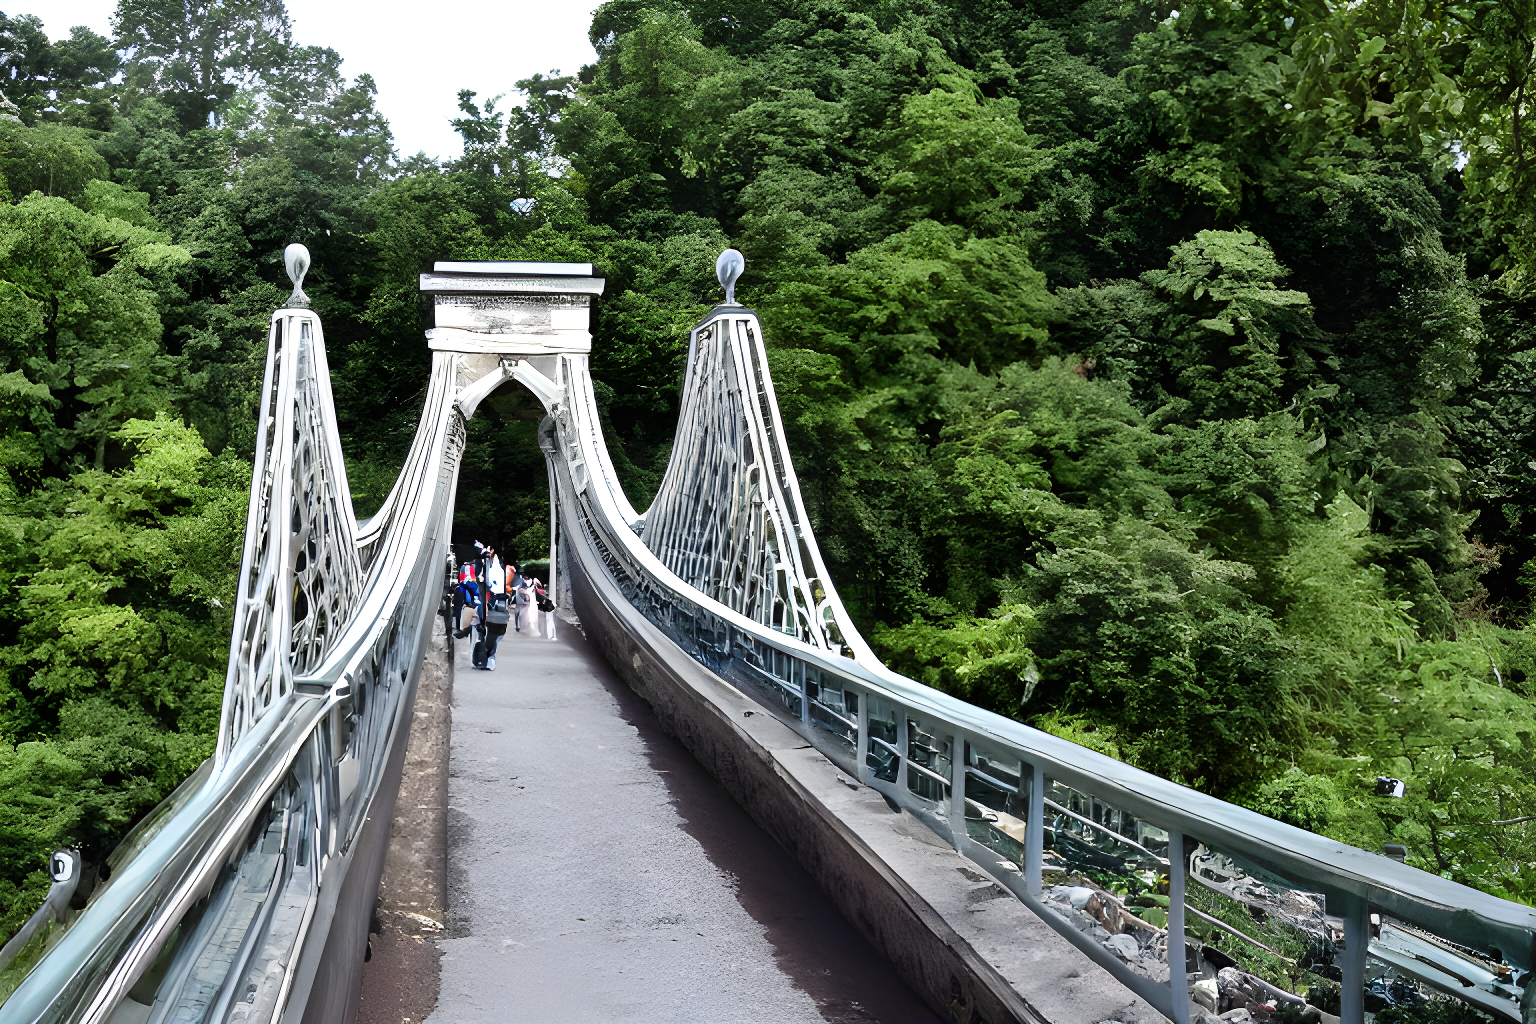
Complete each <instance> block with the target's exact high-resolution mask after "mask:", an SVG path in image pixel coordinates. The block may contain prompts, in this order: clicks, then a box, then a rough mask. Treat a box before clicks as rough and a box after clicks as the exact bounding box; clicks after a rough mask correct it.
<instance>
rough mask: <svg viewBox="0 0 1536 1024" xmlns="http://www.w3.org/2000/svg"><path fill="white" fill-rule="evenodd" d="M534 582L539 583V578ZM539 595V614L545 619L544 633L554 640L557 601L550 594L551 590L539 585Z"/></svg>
mask: <svg viewBox="0 0 1536 1024" xmlns="http://www.w3.org/2000/svg"><path fill="white" fill-rule="evenodd" d="M534 583H538V580H534ZM538 595H539V603H538V607H539V615H540V617H541V618H543V620H544V635H545V636H547V637H548V638H549V639H551V640H553V639H554V638H555V602H554V599H553V598H551V597H550V596H549V591H548V590H547V589H546V588H544V587H542V586H540V587H538Z"/></svg>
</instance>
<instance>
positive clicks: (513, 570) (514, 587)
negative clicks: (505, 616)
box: [507, 562, 523, 633]
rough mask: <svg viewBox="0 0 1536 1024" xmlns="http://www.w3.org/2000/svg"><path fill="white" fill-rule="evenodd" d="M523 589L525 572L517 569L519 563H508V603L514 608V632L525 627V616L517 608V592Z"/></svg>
mask: <svg viewBox="0 0 1536 1024" xmlns="http://www.w3.org/2000/svg"><path fill="white" fill-rule="evenodd" d="M521 589H523V574H522V573H520V572H518V571H517V565H516V563H513V562H508V563H507V603H508V605H510V606H511V609H512V632H514V633H517V632H520V631H521V630H522V628H523V618H522V615H521V613H520V612H519V611H518V608H517V592H518V591H519V590H521Z"/></svg>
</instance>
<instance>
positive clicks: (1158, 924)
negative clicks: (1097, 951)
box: [1041, 776, 1187, 982]
mask: <svg viewBox="0 0 1536 1024" xmlns="http://www.w3.org/2000/svg"><path fill="white" fill-rule="evenodd" d="M1042 805H1043V808H1044V830H1043V836H1042V840H1043V845H1044V847H1045V853H1044V859H1043V864H1042V867H1043V869H1044V870H1043V871H1042V878H1041V883H1042V884H1041V898H1042V901H1043V902H1044V905H1045V906H1046V908H1047V909H1048V910H1050V911H1052V912H1054V913H1056V914H1057V915H1059V916H1060V917H1062V918H1064V919H1066V920H1067V921H1068V922H1069V923H1070V924H1071V925H1072V926H1073V927H1075V928H1076V929H1077V930H1078V931H1080V932H1083V933H1085V934H1086V935H1088V936H1089V937H1090V938H1092V939H1094V940H1095V941H1097V942H1098V943H1099V944H1100V945H1102V946H1103V947H1104V948H1106V949H1107V950H1109V951H1110V952H1111V953H1112V954H1114V956H1116V957H1117V958H1118V959H1119V960H1121V961H1122V962H1124V963H1125V964H1126V965H1127V966H1129V967H1130V968H1131V969H1132V970H1134V971H1136V972H1137V973H1138V974H1140V975H1142V976H1144V977H1147V978H1150V979H1152V980H1154V981H1158V982H1167V981H1169V980H1170V974H1169V942H1168V918H1169V915H1168V908H1169V892H1170V884H1169V883H1170V878H1169V869H1170V865H1169V860H1168V844H1169V835H1168V832H1167V831H1166V830H1165V829H1163V828H1161V827H1159V826H1157V825H1154V824H1152V823H1151V822H1148V821H1145V820H1142V819H1140V818H1137V817H1135V816H1134V815H1132V814H1129V813H1128V812H1126V811H1124V810H1122V809H1120V808H1117V807H1115V806H1113V805H1111V804H1108V803H1106V802H1105V801H1103V800H1100V799H1097V798H1096V797H1094V796H1092V795H1091V794H1088V793H1083V792H1080V791H1078V790H1076V789H1073V788H1071V787H1069V786H1066V785H1063V784H1062V783H1061V782H1059V781H1057V780H1055V779H1052V778H1050V777H1049V776H1047V778H1046V780H1045V792H1044V794H1043V800H1042ZM1173 956H1174V960H1175V963H1176V967H1175V970H1179V971H1183V970H1184V969H1185V967H1186V966H1187V965H1186V964H1184V963H1182V962H1180V961H1181V960H1183V959H1184V958H1183V956H1182V955H1181V953H1180V952H1179V950H1178V944H1177V943H1176V944H1175V945H1174V953H1173Z"/></svg>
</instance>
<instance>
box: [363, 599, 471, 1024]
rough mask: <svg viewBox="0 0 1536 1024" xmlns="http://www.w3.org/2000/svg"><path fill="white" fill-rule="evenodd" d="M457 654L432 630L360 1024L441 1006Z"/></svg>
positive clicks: (410, 1023)
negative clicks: (438, 940) (440, 949)
mask: <svg viewBox="0 0 1536 1024" xmlns="http://www.w3.org/2000/svg"><path fill="white" fill-rule="evenodd" d="M452 699H453V661H452V652H451V650H450V648H449V647H448V644H447V642H446V641H445V638H444V635H443V631H442V629H441V627H440V626H439V627H438V628H435V629H434V630H433V631H432V634H431V637H430V638H429V640H428V642H427V653H426V656H425V658H424V659H423V661H422V667H421V680H420V682H419V683H418V684H417V687H416V706H415V709H414V713H413V717H412V721H411V737H410V742H409V744H408V745H407V747H406V752H405V767H404V771H403V773H402V777H401V780H400V795H399V797H398V799H397V801H396V804H395V818H394V822H393V824H392V826H391V829H390V837H389V849H388V851H387V852H386V853H385V857H384V875H383V877H382V879H381V880H380V882H379V895H378V905H377V909H376V911H375V914H374V927H373V934H372V935H371V936H370V937H369V942H368V948H369V954H370V955H369V959H368V963H367V966H365V967H364V968H363V993H362V1000H361V1003H360V1005H359V1009H358V1016H357V1020H358V1024H416V1022H419V1021H421V1020H423V1019H425V1018H426V1016H427V1015H428V1014H429V1013H431V1012H432V1008H433V1007H434V1006H436V1005H437V992H438V971H439V967H440V964H439V963H438V961H439V958H440V956H441V954H440V953H439V952H438V949H437V946H436V944H435V943H434V942H433V941H431V940H432V939H433V938H435V937H436V936H437V935H438V934H439V933H440V932H441V931H442V930H443V924H444V921H445V920H446V917H447V915H446V907H447V868H448V746H449V736H450V727H451V722H452V715H451V708H450V705H451V702H452Z"/></svg>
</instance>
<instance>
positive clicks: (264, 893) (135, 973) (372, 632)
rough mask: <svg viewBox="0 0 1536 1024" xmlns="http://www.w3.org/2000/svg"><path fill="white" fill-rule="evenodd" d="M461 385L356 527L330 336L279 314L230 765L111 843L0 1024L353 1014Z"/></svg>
mask: <svg viewBox="0 0 1536 1024" xmlns="http://www.w3.org/2000/svg"><path fill="white" fill-rule="evenodd" d="M454 372H455V368H454V364H453V361H452V359H451V358H450V357H446V356H441V355H439V356H437V357H436V358H435V360H434V366H433V375H432V381H431V384H430V385H429V388H428V396H427V401H426V406H425V409H424V410H423V414H422V423H421V428H420V430H419V431H418V433H417V437H416V441H415V444H414V446H413V448H412V450H411V454H410V455H409V457H408V459H407V462H406V466H405V468H404V469H403V471H402V472H401V474H400V478H399V481H398V482H397V484H396V486H395V489H394V491H393V492H392V493H391V495H390V497H389V499H388V501H386V504H385V507H384V509H383V510H382V511H381V513H380V514H379V515H377V516H375V517H374V518H373V519H372V520H371V521H369V522H368V523H366V524H363V526H362V527H358V526H357V525H356V524H355V523H354V522H353V519H352V510H351V503H350V500H349V497H348V495H347V493H346V484H345V477H344V474H342V473H341V471H340V469H341V467H340V451H339V447H338V446H337V444H336V434H335V428H334V422H333V414H332V411H331V407H330V395H329V381H328V372H327V370H326V367H325V362H324V350H323V343H322V341H321V337H320V326H319V321H318V319H317V318H315V317H314V316H313V314H311V313H310V312H309V311H308V310H307V309H283V310H279V311H278V312H277V313H276V314H275V315H274V317H273V334H272V337H271V339H270V342H269V354H268V370H267V380H266V385H265V388H264V392H263V393H264V395H268V396H269V398H270V400H269V401H265V402H264V403H263V409H262V416H261V423H260V428H261V429H260V434H261V436H263V437H265V438H266V439H267V444H266V446H265V448H259V449H258V452H257V456H258V458H257V464H256V470H255V476H254V479H253V484H252V502H251V516H250V527H249V528H248V532H247V543H246V552H245V558H244V561H243V564H242V572H241V582H242V587H241V597H242V601H241V603H240V604H239V605H237V615H236V621H237V623H245V622H249V623H250V625H249V627H241V626H237V629H236V634H235V637H234V643H233V645H232V651H231V664H232V669H231V672H230V682H229V685H228V688H227V691H226V699H225V706H224V710H225V720H224V725H223V728H222V729H221V734H220V745H219V751H218V753H217V754H216V755H215V756H214V757H213V758H210V759H209V761H208V762H207V763H205V764H204V765H203V767H202V768H201V769H199V771H198V772H197V773H195V774H194V775H193V776H192V777H191V778H190V779H188V780H187V782H185V783H184V784H183V785H182V787H181V788H180V789H179V790H178V791H177V792H176V793H174V794H173V795H172V796H171V797H170V798H169V799H168V800H166V801H165V802H164V803H162V804H161V806H160V807H159V808H157V809H156V810H155V812H153V813H152V814H151V816H150V817H149V818H148V819H147V820H146V821H145V822H143V823H141V824H140V826H138V827H137V828H136V829H135V830H134V832H133V833H131V834H130V835H129V836H128V837H127V838H126V839H125V840H124V842H123V843H122V844H120V846H119V847H118V849H117V850H116V851H115V852H114V854H113V855H112V857H111V858H109V861H108V864H109V866H110V867H111V869H112V870H111V873H110V876H109V877H107V878H106V880H105V881H104V882H102V883H101V884H98V885H97V886H96V888H95V891H94V892H93V893H92V894H91V896H90V899H89V902H88V903H87V905H86V907H85V909H84V910H83V911H81V912H78V914H74V915H72V920H70V921H69V922H67V926H66V927H64V928H62V929H59V930H56V931H55V932H54V933H52V934H50V935H49V936H46V948H45V951H44V952H43V953H42V956H41V958H40V959H39V960H38V962H37V963H36V966H35V967H33V968H32V970H31V971H30V973H29V974H28V975H27V977H26V978H25V979H24V980H23V981H22V982H21V984H20V985H19V986H18V987H17V988H16V990H15V991H14V992H13V993H12V994H11V995H10V997H9V998H8V999H6V1000H5V1001H4V1003H3V1004H0V1021H12V1020H15V1021H27V1022H34V1021H35V1022H65V1021H71V1022H74V1021H84V1022H103V1024H127V1022H130V1021H132V1022H136V1024H137V1022H145V1021H147V1022H151V1024H160V1022H170V1021H184V1020H215V1021H250V1022H254V1021H258V1020H260V1021H277V1020H293V1021H297V1020H298V1019H300V1018H301V1017H303V1016H304V1015H305V1014H306V1012H307V1011H311V1010H315V1007H316V1005H317V1000H318V1004H322V1005H320V1009H319V1010H318V1011H316V1013H317V1016H318V1019H341V1018H342V1017H344V1016H346V1014H347V1011H348V1009H349V1003H350V1002H352V1001H353V1000H354V999H355V991H356V984H355V983H356V977H357V975H359V974H360V971H361V966H362V961H363V945H364V943H365V942H366V933H367V920H368V916H369V915H370V914H371V912H372V909H373V902H374V894H373V891H372V889H373V888H374V887H376V886H377V880H378V873H377V864H378V863H382V861H381V858H382V845H381V844H380V843H378V842H360V841H359V837H360V836H361V835H362V834H363V832H364V830H365V829H367V828H370V827H371V828H373V829H374V830H377V829H379V828H382V829H383V830H384V832H383V834H384V836H385V837H386V838H387V835H388V828H389V820H388V819H389V815H383V816H382V817H381V818H380V821H381V822H382V824H379V823H377V822H372V821H370V810H371V809H374V807H375V805H374V799H375V797H376V796H377V795H378V794H379V793H380V792H381V791H382V792H387V793H388V794H390V799H391V800H392V798H393V796H392V795H393V792H394V790H393V786H392V785H390V786H385V785H384V784H383V783H384V782H385V780H386V778H387V777H388V776H389V775H390V774H391V773H392V772H396V773H397V772H398V771H399V763H400V759H401V758H402V757H403V753H404V743H403V737H404V736H405V735H406V732H407V730H408V728H409V725H410V716H411V711H412V707H413V702H414V693H415V686H416V678H417V675H418V673H419V671H420V665H421V651H422V641H423V639H424V638H425V635H426V630H427V629H429V628H430V627H431V625H432V621H433V617H434V613H435V611H436V610H437V604H438V601H439V597H440V595H441V592H442V584H443V566H444V561H443V558H444V553H445V552H446V550H447V544H448V533H447V531H448V529H449V527H450V524H451V521H452V512H453V500H454V489H455V485H456V482H457V468H458V464H459V457H460V455H461V453H462V451H463V444H464V436H465V435H464V425H463V419H462V417H461V416H460V414H459V413H458V412H456V411H455V410H454V409H453V404H452V403H453V401H454V399H455V395H456V393H457V390H456V385H455V382H454ZM306 388H308V389H309V394H308V395H307V396H306V395H305V394H304V391H305V389H306ZM326 470H331V471H333V472H334V473H335V475H334V476H327V474H326V472H325V471H326ZM338 545H345V547H342V548H339V547H338ZM348 556H350V558H352V559H355V561H354V562H353V564H354V565H355V566H357V575H356V576H355V577H354V578H353V579H351V580H348V581H346V582H347V583H348V584H349V586H348V588H347V590H346V594H345V597H346V600H345V601H344V602H343V601H342V600H340V599H339V598H336V599H333V597H332V594H333V593H334V592H335V591H336V590H339V589H341V588H340V587H339V586H337V584H336V582H335V581H336V579H337V574H336V570H337V569H338V568H341V569H345V568H346V559H347V557H348ZM247 605H256V606H258V607H255V608H253V609H252V610H251V611H250V612H249V613H247V614H245V615H244V617H242V613H244V612H246V607H247ZM327 611H329V612H330V613H331V614H330V615H329V616H327V615H325V614H324V613H326V612H327ZM306 653H307V654H309V655H310V657H308V658H305V657H303V655H304V654H306ZM368 878H371V879H372V883H373V885H372V886H370V885H368V884H367V879H368ZM342 922H344V923H345V927H339V928H333V925H334V924H337V923H342ZM337 943H340V944H341V946H342V947H345V948H340V949H337V948H336V947H337ZM328 951H329V953H330V956H329V957H327V956H326V954H327V952H328Z"/></svg>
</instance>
